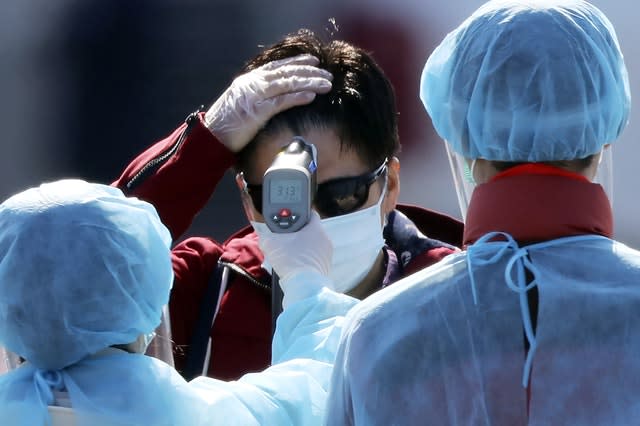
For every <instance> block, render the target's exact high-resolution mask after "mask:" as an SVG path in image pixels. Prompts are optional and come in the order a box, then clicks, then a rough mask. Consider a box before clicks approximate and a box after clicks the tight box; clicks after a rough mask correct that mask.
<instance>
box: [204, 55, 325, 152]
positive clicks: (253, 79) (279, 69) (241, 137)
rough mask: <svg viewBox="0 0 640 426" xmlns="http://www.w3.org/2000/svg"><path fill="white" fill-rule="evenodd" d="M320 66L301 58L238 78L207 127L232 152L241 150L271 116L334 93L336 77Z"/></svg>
mask: <svg viewBox="0 0 640 426" xmlns="http://www.w3.org/2000/svg"><path fill="white" fill-rule="evenodd" d="M318 63H319V60H318V58H316V57H314V56H311V55H299V56H294V57H291V58H285V59H281V60H278V61H273V62H270V63H268V64H265V65H263V66H261V67H259V68H256V69H254V70H252V71H249V72H248V73H246V74H243V75H241V76H239V77H237V78H236V79H235V80H233V82H232V83H231V85H230V86H229V87H228V88H227V90H225V91H224V93H223V94H222V95H221V96H220V97H219V98H218V99H217V100H216V101H215V102H214V104H213V105H212V106H211V108H209V110H208V111H207V113H206V114H205V117H204V122H205V125H206V126H207V127H208V128H209V130H210V131H211V133H213V135H214V136H215V137H216V138H218V140H220V142H221V143H223V144H224V145H225V146H226V147H227V148H229V149H230V150H231V151H233V152H238V151H240V150H241V149H242V148H244V147H245V146H246V145H247V144H248V143H249V141H251V139H253V137H254V136H255V135H256V133H257V132H258V130H259V129H260V128H261V127H262V126H263V125H264V124H265V123H266V122H267V121H269V119H270V118H271V117H273V116H274V115H276V114H278V113H279V112H282V111H284V110H286V109H289V108H291V107H294V106H298V105H305V104H308V103H310V102H311V101H313V99H315V96H316V94H319V93H327V92H329V91H330V90H331V79H332V78H333V77H332V75H331V73H330V72H329V71H327V70H324V69H321V68H317V67H316V65H318Z"/></svg>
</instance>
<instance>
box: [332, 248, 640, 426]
mask: <svg viewBox="0 0 640 426" xmlns="http://www.w3.org/2000/svg"><path fill="white" fill-rule="evenodd" d="M486 241H488V239H486V240H483V241H479V242H478V243H476V244H474V245H472V246H471V248H470V250H468V251H465V252H462V253H460V254H457V255H453V256H450V257H448V258H447V259H445V260H443V261H442V262H441V263H440V264H437V265H435V266H433V267H430V268H427V269H425V270H423V271H421V272H418V273H417V274H415V275H413V276H411V277H408V278H406V279H404V280H402V281H400V282H399V283H397V284H396V285H394V286H392V287H390V288H388V289H385V290H383V291H381V292H378V293H376V294H374V295H372V296H371V297H369V298H368V299H366V300H365V301H363V302H361V303H360V304H359V305H358V306H357V307H356V308H354V309H353V310H352V311H351V313H350V314H349V315H348V317H347V320H346V324H345V329H344V335H343V339H342V341H341V346H340V349H339V352H338V356H337V359H336V365H335V370H334V375H333V379H332V380H333V382H332V386H331V391H330V399H329V404H328V413H327V418H328V419H330V420H329V421H327V424H328V425H351V424H354V425H367V426H370V425H385V426H389V425H429V424H433V425H489V424H493V425H523V424H529V425H549V424H558V425H561V424H562V425H564V424H572V425H573V424H575V425H605V424H606V425H629V424H634V423H635V422H637V421H638V419H640V400H638V398H637V394H638V392H639V391H640V358H638V355H637V354H638V353H639V352H640V327H638V324H640V252H638V251H636V250H633V249H631V248H629V247H627V246H625V245H623V244H621V243H618V242H615V241H613V240H611V239H609V238H606V237H603V236H596V235H587V236H574V237H566V238H560V239H556V240H551V241H547V242H544V243H539V244H536V245H530V246H525V247H519V245H518V244H517V243H516V242H515V241H513V240H512V239H510V240H508V241H502V242H486ZM532 277H534V278H535V281H531V278H532ZM533 288H535V289H537V292H538V308H537V310H536V311H535V312H533V311H530V310H529V303H528V302H527V297H526V290H532V289H533Z"/></svg>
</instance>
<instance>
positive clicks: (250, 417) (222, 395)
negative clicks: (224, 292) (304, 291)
mask: <svg viewBox="0 0 640 426" xmlns="http://www.w3.org/2000/svg"><path fill="white" fill-rule="evenodd" d="M356 303H357V300H356V299H353V298H351V297H349V296H346V295H343V294H339V293H335V292H333V291H331V290H329V289H327V288H322V289H320V290H319V291H318V292H316V294H314V295H312V296H310V297H307V298H305V299H303V300H300V301H297V302H296V303H294V304H292V305H291V306H289V307H287V308H286V309H285V310H284V312H283V313H282V314H281V315H280V318H279V319H278V325H277V328H276V334H275V336H274V362H275V364H274V365H273V366H271V367H269V368H268V369H266V370H265V371H263V372H260V373H251V374H246V375H245V376H243V377H242V378H241V379H240V380H238V381H236V382H222V381H219V380H215V379H211V378H208V377H199V378H196V379H194V380H193V381H191V382H190V384H191V385H192V386H193V387H194V389H196V391H197V392H199V393H200V394H201V395H202V397H203V398H205V399H207V400H208V401H209V404H211V405H212V406H214V407H215V406H219V407H220V412H221V413H224V416H225V421H226V423H225V424H226V425H233V424H242V425H254V424H255V425H272V424H273V425H281V426H287V425H291V426H294V425H295V426H300V425H319V424H322V422H323V421H324V415H325V404H326V400H327V392H328V389H329V381H330V377H331V370H332V365H333V358H334V356H335V349H336V347H337V344H336V343H337V336H339V334H340V327H341V326H342V320H343V318H344V315H345V314H346V312H347V311H348V310H349V309H350V308H351V307H352V306H354V305H355V304H356Z"/></svg>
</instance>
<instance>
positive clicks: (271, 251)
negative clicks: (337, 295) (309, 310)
mask: <svg viewBox="0 0 640 426" xmlns="http://www.w3.org/2000/svg"><path fill="white" fill-rule="evenodd" d="M259 244H260V248H261V249H262V252H263V253H264V256H265V260H266V261H267V262H268V263H269V264H270V265H271V266H272V267H273V270H274V272H275V273H276V274H278V277H279V278H280V287H282V291H283V293H284V300H283V302H282V306H283V307H284V308H286V307H287V306H289V305H291V304H292V303H294V302H296V301H298V300H302V299H304V298H305V297H308V296H310V295H312V294H314V293H316V292H317V291H319V290H320V289H321V288H322V287H328V288H332V283H331V280H330V279H329V271H330V268H331V258H332V255H333V246H332V244H331V241H330V240H329V237H328V236H327V234H326V233H325V231H324V229H323V228H322V224H321V222H320V216H319V215H318V213H317V212H316V211H315V210H313V211H312V214H311V218H310V219H309V222H308V223H307V224H306V225H305V226H304V227H303V228H302V229H300V230H299V231H297V232H291V233H274V232H271V231H269V232H263V233H261V234H260V241H259Z"/></svg>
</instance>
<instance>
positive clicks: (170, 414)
mask: <svg viewBox="0 0 640 426" xmlns="http://www.w3.org/2000/svg"><path fill="white" fill-rule="evenodd" d="M356 302H357V300H356V299H353V298H350V297H348V296H345V295H342V294H337V293H334V292H332V291H330V290H327V289H325V288H320V289H317V291H314V292H311V294H309V295H308V296H307V297H306V298H304V299H302V300H300V301H298V302H296V303H294V304H292V305H291V306H289V307H288V308H287V309H286V310H285V311H284V312H283V313H282V314H281V316H280V318H279V320H278V326H277V329H276V335H275V338H274V339H275V341H276V342H278V343H276V344H275V345H274V360H276V361H277V362H278V364H276V365H274V366H272V367H270V368H269V369H267V370H266V371H264V372H261V373H253V374H247V375H245V376H244V377H242V378H241V379H240V380H238V381H236V382H224V381H220V380H216V379H211V378H208V377H201V378H197V379H195V380H193V381H192V382H190V383H187V382H185V381H184V379H183V378H182V377H181V376H180V375H179V374H178V373H177V372H176V371H175V370H174V369H173V368H172V367H170V366H169V365H167V364H165V363H163V362H162V361H159V360H157V359H154V358H151V357H147V356H144V355H137V354H130V353H125V352H123V351H119V350H107V351H103V352H101V353H99V354H98V355H95V356H92V357H88V358H86V359H85V360H83V361H81V362H79V363H76V364H74V365H72V366H70V367H67V368H64V369H62V370H60V371H59V372H57V373H56V374H54V375H52V374H50V373H46V372H37V371H36V370H35V369H34V367H33V366H31V365H30V364H28V363H25V364H24V365H23V366H21V367H19V368H17V369H16V370H13V371H11V372H9V373H6V374H3V375H1V376H0V424H7V425H9V424H11V425H25V426H26V425H29V426H31V425H40V424H47V423H46V422H47V419H48V418H49V417H48V414H47V408H46V406H47V405H46V403H45V402H46V399H47V398H48V392H49V389H50V388H51V387H52V386H53V389H55V382H56V381H60V379H62V381H63V382H64V384H65V386H66V388H67V392H68V396H69V399H70V400H71V401H72V403H73V405H74V410H75V415H76V420H77V426H82V425H87V426H102V425H104V426H113V425H154V426H157V425H167V426H169V425H170V426H176V425H185V426H187V425H188V426H194V425H224V426H231V425H243V426H244V425H247V426H248V425H292V426H293V425H295V426H298V425H319V424H322V423H323V418H324V417H323V415H324V413H325V410H324V409H325V404H326V395H327V390H328V386H329V379H330V375H331V368H332V361H333V358H334V356H335V352H336V348H337V342H338V337H339V334H340V324H341V321H342V319H343V315H344V314H345V313H346V312H347V311H348V310H349V309H350V308H351V307H352V306H353V305H354V304H355V303H356ZM78 407H85V408H86V407H91V409H90V410H87V411H83V410H82V409H79V408H78Z"/></svg>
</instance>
